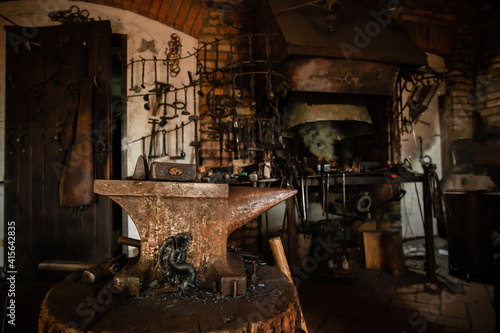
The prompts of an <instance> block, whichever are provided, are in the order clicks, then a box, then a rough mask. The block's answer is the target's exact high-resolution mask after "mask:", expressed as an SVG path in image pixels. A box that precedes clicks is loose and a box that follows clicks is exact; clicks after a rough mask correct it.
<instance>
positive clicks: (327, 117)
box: [284, 92, 372, 139]
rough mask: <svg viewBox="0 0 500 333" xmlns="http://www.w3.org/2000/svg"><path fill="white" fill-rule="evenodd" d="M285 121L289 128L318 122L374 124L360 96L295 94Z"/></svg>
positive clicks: (291, 98)
mask: <svg viewBox="0 0 500 333" xmlns="http://www.w3.org/2000/svg"><path fill="white" fill-rule="evenodd" d="M284 119H285V124H287V128H292V127H294V126H296V125H299V124H303V123H309V122H316V121H356V122H365V123H369V124H372V119H371V117H370V114H369V113H368V110H367V109H366V102H365V101H364V99H363V98H362V97H361V96H358V95H346V94H343V95H338V94H326V93H298V92H293V93H291V96H290V100H289V102H288V104H287V108H286V112H285V114H284ZM336 139H339V138H336Z"/></svg>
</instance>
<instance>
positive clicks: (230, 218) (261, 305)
mask: <svg viewBox="0 0 500 333" xmlns="http://www.w3.org/2000/svg"><path fill="white" fill-rule="evenodd" d="M94 191H95V192H96V193H98V194H101V195H106V196H108V197H109V198H111V199H112V200H114V201H115V202H117V203H118V204H119V205H121V206H122V207H123V208H124V210H125V211H126V212H127V213H128V214H129V216H130V217H131V218H132V220H133V221H134V223H135V225H136V226H137V229H138V231H139V235H140V238H141V247H140V255H139V256H138V257H136V258H132V259H130V260H129V261H128V263H127V264H126V265H125V267H123V268H122V269H121V270H120V271H119V272H118V273H116V272H115V273H116V275H114V276H113V275H111V274H108V275H107V278H105V279H100V280H97V281H96V282H93V283H89V281H88V280H86V279H85V276H86V274H87V271H85V272H83V273H81V272H75V273H72V274H71V275H70V276H69V277H68V278H67V279H66V280H65V281H63V282H61V283H59V284H58V285H56V286H55V287H54V288H53V289H52V290H51V291H50V292H49V293H48V294H47V296H46V298H45V300H44V302H43V304H42V310H41V313H40V321H39V331H40V332H74V329H80V330H85V331H88V332H103V331H106V332H137V331H141V330H146V331H148V332H200V331H203V332H221V331H224V332H270V331H273V330H274V331H276V330H278V331H282V330H284V331H286V332H293V331H295V326H296V323H297V320H298V318H300V317H299V316H298V314H299V313H300V312H299V311H300V305H299V302H298V297H297V292H296V290H295V287H294V286H293V284H291V282H290V281H289V280H288V278H287V277H286V276H285V275H284V274H283V273H282V272H281V271H279V270H278V269H276V268H274V267H269V266H258V265H253V266H252V267H247V270H245V267H244V264H243V261H242V259H241V258H240V257H239V256H237V255H236V254H234V253H229V252H228V251H227V237H228V236H229V234H231V232H233V231H234V230H236V229H237V228H238V227H240V226H242V225H244V224H245V223H247V222H248V221H250V220H252V219H254V218H256V217H258V216H259V215H261V214H262V213H263V212H264V211H266V210H267V209H269V208H271V207H273V206H275V205H276V204H278V203H280V202H281V201H283V200H286V199H287V198H289V197H291V196H293V195H294V194H295V193H296V190H287V189H274V188H252V187H249V188H238V187H229V186H228V185H222V184H201V183H176V182H154V181H128V180H126V181H119V180H96V181H95V183H94ZM247 274H251V275H250V278H247ZM87 310H88V311H87Z"/></svg>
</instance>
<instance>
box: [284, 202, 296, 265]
mask: <svg viewBox="0 0 500 333" xmlns="http://www.w3.org/2000/svg"><path fill="white" fill-rule="evenodd" d="M286 207H287V209H288V261H289V262H290V263H291V264H292V265H298V264H299V263H298V262H297V219H296V217H295V199H294V198H293V197H292V198H289V199H287V200H286Z"/></svg>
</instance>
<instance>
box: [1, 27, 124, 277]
mask: <svg viewBox="0 0 500 333" xmlns="http://www.w3.org/2000/svg"><path fill="white" fill-rule="evenodd" d="M6 30H7V34H9V33H11V34H17V35H19V36H22V27H6ZM8 40H9V38H8ZM30 41H31V42H32V43H31V44H30V47H29V50H28V49H27V48H25V47H24V46H23V45H17V47H12V45H10V44H9V42H8V43H7V45H6V46H7V58H6V62H7V82H6V83H7V84H6V166H5V167H6V170H5V178H6V179H5V214H6V216H5V217H6V219H5V220H6V221H16V226H17V230H16V235H17V239H16V243H17V244H16V245H17V246H16V248H17V250H16V256H17V257H16V259H17V260H16V263H17V269H18V277H19V278H20V279H41V278H45V277H47V273H45V272H38V269H37V265H38V263H39V262H40V261H43V260H49V259H60V260H80V261H91V262H99V261H100V260H102V259H104V258H109V257H110V256H111V255H112V215H111V214H112V210H111V202H110V200H109V199H107V198H103V197H95V199H94V202H93V203H92V204H90V205H88V206H84V207H65V206H60V205H59V181H60V176H61V172H62V170H63V169H64V165H65V163H66V162H67V161H68V160H69V159H68V157H67V156H68V155H69V153H70V147H71V145H68V144H69V143H70V138H71V137H72V136H73V133H74V128H75V119H76V117H77V115H78V105H79V100H80V98H85V96H80V89H79V88H80V83H81V81H82V79H83V78H91V79H92V81H93V82H94V84H93V94H92V95H93V112H92V113H93V125H92V139H91V140H90V141H91V147H92V151H91V152H90V151H89V153H91V154H92V156H93V160H94V179H97V178H98V179H111V177H112V175H111V149H110V147H111V139H112V128H111V124H112V118H111V103H110V101H111V28H110V24H109V21H99V22H87V23H81V24H68V25H64V26H54V27H43V28H38V33H37V34H36V36H34V37H33V38H32V40H30ZM16 51H17V52H16ZM73 153H75V152H73ZM118 153H119V152H118ZM68 170H71V168H70V169H68Z"/></svg>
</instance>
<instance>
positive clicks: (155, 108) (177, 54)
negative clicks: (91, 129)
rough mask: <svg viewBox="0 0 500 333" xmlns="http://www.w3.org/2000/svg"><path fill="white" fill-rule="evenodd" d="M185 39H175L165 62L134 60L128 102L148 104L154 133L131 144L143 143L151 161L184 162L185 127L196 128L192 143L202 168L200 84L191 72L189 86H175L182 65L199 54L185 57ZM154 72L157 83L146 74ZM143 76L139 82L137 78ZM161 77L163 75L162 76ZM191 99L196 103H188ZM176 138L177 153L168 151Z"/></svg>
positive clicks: (172, 39)
mask: <svg viewBox="0 0 500 333" xmlns="http://www.w3.org/2000/svg"><path fill="white" fill-rule="evenodd" d="M181 50H182V44H181V39H180V38H179V37H178V36H177V34H175V33H174V34H172V35H171V40H170V41H169V42H168V47H167V48H166V49H165V58H163V59H159V58H157V57H156V56H153V58H152V59H146V58H143V57H142V56H139V57H137V58H135V57H133V58H131V59H130V61H129V63H128V67H129V69H130V88H129V91H131V92H132V93H131V94H130V95H129V96H127V97H128V98H142V99H143V100H144V106H143V107H144V110H145V111H147V112H151V113H150V114H149V124H151V132H150V134H149V135H146V136H142V137H141V138H138V139H136V140H133V141H130V142H129V144H132V143H135V142H139V141H140V142H142V155H143V156H145V157H147V159H148V161H151V160H152V159H156V158H161V157H168V158H169V159H172V160H182V159H184V158H185V157H186V152H185V145H184V141H185V138H184V132H185V127H186V126H188V125H190V124H193V126H194V138H193V141H192V142H191V143H190V145H191V146H193V147H194V148H195V155H196V165H197V166H198V165H199V157H198V156H199V153H198V149H199V147H200V142H199V138H198V122H199V120H200V117H199V115H198V105H199V103H198V101H197V90H198V89H199V85H200V80H199V79H198V80H195V79H194V78H193V75H192V73H191V72H189V71H188V72H187V75H188V79H189V82H187V84H184V83H182V85H181V86H174V85H173V84H172V83H171V78H175V77H177V76H178V74H179V73H180V72H181V61H182V60H185V59H188V58H191V57H195V56H196V52H195V53H193V54H191V53H188V55H187V56H185V57H182V55H181ZM151 68H152V69H153V71H154V82H152V83H151V82H146V81H145V73H147V72H148V73H149V72H150V71H151ZM136 73H140V76H139V78H137V76H134V75H135V74H136ZM160 74H161V75H160ZM188 96H192V100H191V102H190V103H189V102H188ZM171 136H173V140H175V151H168V149H167V147H168V145H167V143H168V142H170V140H171V139H172V138H170V137H171Z"/></svg>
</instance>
